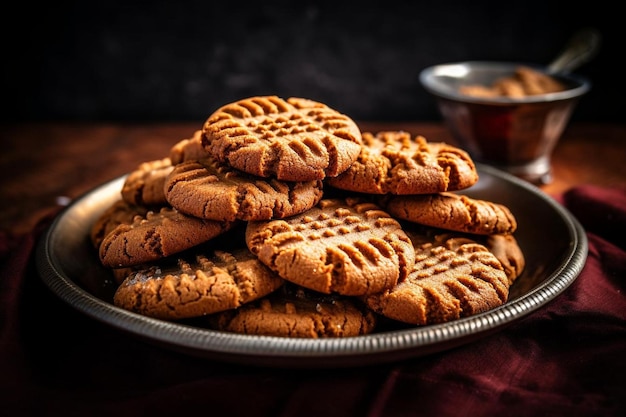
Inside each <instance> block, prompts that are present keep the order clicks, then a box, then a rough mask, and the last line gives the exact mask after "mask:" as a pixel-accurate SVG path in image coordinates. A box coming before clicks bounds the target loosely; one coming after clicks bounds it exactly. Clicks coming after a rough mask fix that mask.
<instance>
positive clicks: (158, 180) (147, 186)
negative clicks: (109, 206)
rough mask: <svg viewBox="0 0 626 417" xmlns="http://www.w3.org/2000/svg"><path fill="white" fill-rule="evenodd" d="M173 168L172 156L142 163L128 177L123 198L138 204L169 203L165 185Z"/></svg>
mask: <svg viewBox="0 0 626 417" xmlns="http://www.w3.org/2000/svg"><path fill="white" fill-rule="evenodd" d="M173 168H174V167H173V166H172V161H171V160H170V158H163V159H158V160H155V161H149V162H144V163H142V164H140V165H139V166H138V167H137V169H135V170H134V171H133V172H131V173H130V174H128V176H127V177H126V180H125V181H124V185H123V187H122V198H123V199H124V200H125V201H127V202H128V203H130V204H135V205H138V206H151V205H165V204H167V200H166V199H165V192H164V190H163V187H164V185H165V179H166V178H167V176H168V174H169V173H170V172H172V169H173Z"/></svg>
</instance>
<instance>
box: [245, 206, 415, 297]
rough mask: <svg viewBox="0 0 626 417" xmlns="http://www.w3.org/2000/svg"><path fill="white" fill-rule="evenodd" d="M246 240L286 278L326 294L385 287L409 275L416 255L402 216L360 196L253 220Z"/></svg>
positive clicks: (364, 292)
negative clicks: (283, 216)
mask: <svg viewBox="0 0 626 417" xmlns="http://www.w3.org/2000/svg"><path fill="white" fill-rule="evenodd" d="M246 243H247V245H248V248H250V250H251V251H252V253H254V254H255V255H257V256H258V257H259V259H260V260H261V262H263V263H264V264H266V265H267V266H269V267H270V268H271V269H272V270H274V271H276V272H277V273H278V274H279V275H280V276H281V277H282V278H284V279H286V280H287V281H290V282H292V283H295V284H298V285H300V286H302V287H305V288H308V289H311V290H315V291H318V292H321V293H325V294H330V293H337V294H341V295H364V294H372V293H376V292H380V291H383V290H385V289H387V288H390V287H393V286H394V285H395V284H396V282H397V281H398V280H402V279H404V278H405V277H406V276H407V274H408V272H409V271H410V270H411V267H412V265H413V263H414V259H415V251H414V250H413V246H412V243H411V241H410V239H409V238H408V236H407V235H406V234H405V233H404V231H403V230H402V228H401V226H400V224H399V223H398V221H396V220H395V219H393V218H392V217H391V216H389V214H387V213H386V212H384V211H383V210H381V209H380V207H378V206H377V205H375V204H372V203H368V202H365V201H363V200H361V199H358V198H346V199H322V200H321V201H320V203H319V204H317V205H316V206H315V207H313V208H311V209H310V210H308V211H306V212H305V213H303V214H299V215H296V216H292V217H289V218H287V219H283V220H270V221H259V222H249V223H248V224H247V227H246Z"/></svg>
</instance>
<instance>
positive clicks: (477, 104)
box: [420, 61, 591, 184]
mask: <svg viewBox="0 0 626 417" xmlns="http://www.w3.org/2000/svg"><path fill="white" fill-rule="evenodd" d="M420 82H421V84H422V86H423V87H424V88H425V89H426V90H427V91H428V92H429V93H431V94H432V95H433V96H434V97H435V100H436V103H437V106H438V109H439V111H440V113H441V116H442V117H443V120H444V122H445V123H446V125H447V127H448V128H449V130H450V133H451V134H452V136H453V137H454V139H455V140H456V141H458V145H459V146H460V147H462V148H463V149H465V150H467V151H468V152H469V153H470V155H472V157H473V158H474V159H475V160H476V161H477V162H482V163H486V164H489V165H492V166H495V167H496V168H499V169H502V170H504V171H507V172H509V173H511V174H513V175H516V176H517V177H520V178H522V179H524V180H527V181H529V182H531V183H535V184H546V183H549V182H550V181H551V180H552V176H551V169H550V168H551V167H550V158H551V155H552V152H553V150H554V147H555V146H556V144H557V143H558V141H559V139H560V137H561V136H562V134H563V131H564V130H565V128H566V126H567V124H568V122H569V120H570V118H571V116H572V113H573V112H574V110H575V108H576V106H577V104H578V102H579V100H580V99H581V97H582V96H584V95H585V94H586V93H587V92H588V91H589V90H590V88H591V83H590V81H589V80H587V79H586V78H584V77H581V76H578V75H575V74H572V73H553V72H551V71H550V70H549V69H548V68H547V67H542V66H538V65H533V64H527V63H519V62H494V61H466V62H454V63H447V64H440V65H434V66H431V67H428V68H425V69H424V70H422V72H421V73H420Z"/></svg>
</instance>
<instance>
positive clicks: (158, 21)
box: [2, 0, 625, 122]
mask: <svg viewBox="0 0 626 417" xmlns="http://www.w3.org/2000/svg"><path fill="white" fill-rule="evenodd" d="M606 4H608V2H606ZM606 4H605V3H604V2H597V1H591V2H586V3H583V4H581V5H580V6H576V5H575V3H573V2H572V3H568V2H564V1H559V2H556V1H550V0H548V1H538V0H526V1H485V0H477V1H439V0H437V1H430V2H420V1H414V2H408V1H407V2H397V1H378V2H377V1H371V2H346V1H333V2H314V1H298V2H294V1H256V2H246V1H231V2H226V1H220V2H213V1H186V0H179V1H152V2H138V1H119V0H109V1H100V0H96V1H71V2H62V1H61V2H48V3H44V4H43V5H37V6H35V5H34V4H31V3H30V2H29V3H24V2H23V3H22V4H14V7H13V9H14V11H12V12H8V11H5V12H4V20H5V21H4V23H3V25H2V26H3V29H2V31H3V36H2V42H3V44H4V46H3V53H2V54H3V56H4V59H3V61H4V64H3V66H2V67H3V69H2V70H3V78H2V91H3V93H4V94H3V95H4V98H5V100H4V102H5V110H4V111H3V112H2V122H29V121H49V120H54V121H122V122H135V121H137V122H141V121H192V120H198V121H204V119H205V118H206V117H208V115H209V114H210V113H211V112H212V111H214V110H215V109H216V108H217V107H219V106H221V105H223V104H226V103H229V102H232V101H235V100H238V99H241V98H245V97H249V96H254V95H265V94H276V95H279V96H281V97H284V98H287V97H290V96H299V97H306V98H310V99H314V100H318V101H322V102H324V103H326V104H327V105H329V106H331V107H333V108H335V109H337V110H339V111H341V112H343V113H346V114H348V115H349V116H351V117H353V118H354V119H355V120H371V121H430V120H439V119H440V117H439V114H438V112H437V109H436V106H435V103H434V100H433V99H432V98H431V97H430V96H429V95H428V94H427V93H426V92H425V90H424V89H423V88H422V87H421V85H420V83H419V80H418V75H419V72H420V71H421V70H422V69H424V68H425V67H427V66H430V65H434V64H438V63H444V62H453V61H462V60H504V61H515V62H527V63H537V64H548V63H549V62H550V61H551V60H552V59H553V58H554V57H555V56H556V55H557V54H558V53H559V52H560V51H561V50H562V48H563V47H564V46H565V44H566V43H567V41H568V39H569V38H570V37H571V36H572V35H573V34H574V32H576V31H577V30H579V29H581V28H583V27H590V26H591V27H595V28H597V29H598V30H599V31H600V33H601V34H602V36H603V43H602V47H601V49H600V52H599V54H598V55H597V56H596V57H595V59H593V60H592V61H591V62H589V63H587V64H585V65H583V66H582V67H581V68H580V69H579V70H577V71H576V73H577V74H579V75H583V76H585V77H587V78H589V79H590V81H591V82H592V90H591V92H590V93H588V94H587V95H586V96H584V97H583V99H582V100H581V102H580V104H579V106H578V107H577V109H576V110H575V112H574V114H573V116H572V119H573V120H580V121H593V122H595V121H598V122H622V121H623V118H622V116H621V115H622V111H623V110H622V109H621V108H620V105H621V102H622V97H623V95H624V80H623V72H624V71H623V69H622V68H621V66H620V65H618V64H617V63H616V60H617V59H620V60H621V58H616V57H618V56H623V53H624V52H623V51H624V45H623V40H624V25H625V23H624V19H623V17H622V15H621V14H620V13H618V12H617V11H616V10H615V8H612V7H608V6H607V5H606Z"/></svg>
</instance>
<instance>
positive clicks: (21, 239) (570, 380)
mask: <svg viewBox="0 0 626 417" xmlns="http://www.w3.org/2000/svg"><path fill="white" fill-rule="evenodd" d="M558 198H559V201H561V202H562V204H564V205H565V206H566V207H567V208H568V209H569V210H570V211H571V212H572V213H573V214H574V215H575V216H576V217H577V218H578V219H579V220H580V222H581V223H582V224H583V226H584V227H585V229H586V231H587V236H588V240H589V256H588V259H587V263H586V265H585V267H584V268H583V270H582V273H581V274H580V276H579V277H578V279H577V280H576V281H575V282H574V283H573V284H572V285H571V286H570V287H569V288H567V290H566V291H565V292H564V293H563V294H561V295H559V296H558V297H557V298H556V299H555V300H553V301H552V302H550V303H549V304H548V305H546V306H545V307H543V308H541V309H540V310H538V311H536V312H534V313H532V314H530V315H528V316H526V317H525V318H523V319H521V320H519V321H517V322H515V323H513V324H512V325H510V326H508V327H506V328H505V329H503V330H501V331H499V332H498V333H496V334H493V335H490V336H487V337H485V338H482V339H480V340H478V341H475V342H472V343H470V344H467V345H464V346H461V347H458V348H455V349H453V350H449V351H445V352H440V353H436V354H432V355H429V356H425V357H420V358H414V359H410V360H406V361H402V362H397V363H391V364H381V365H376V366H371V367H364V368H349V369H318V370H280V369H268V368H256V367H252V366H243V365H235V364H229V363H218V362H214V361H210V360H203V359H197V358H193V357H189V356H185V355H182V354H179V353H176V352H172V351H169V350H165V349H162V348H159V347H156V346H153V345H151V344H147V343H145V342H142V341H140V340H137V339H136V338H134V337H132V336H129V335H127V334H123V333H122V332H120V331H119V330H117V329H113V328H110V327H108V326H106V325H104V324H101V323H99V322H97V321H95V320H93V319H90V318H88V317H86V316H84V315H82V314H80V313H79V312H77V311H76V310H74V309H72V308H71V307H70V306H68V305H66V304H65V303H64V302H62V301H60V300H59V299H58V298H57V297H56V296H55V295H54V294H52V293H51V292H50V291H49V290H48V289H47V288H46V287H45V286H44V284H43V283H42V281H41V279H40V278H39V276H38V275H37V272H36V269H35V266H34V259H33V250H34V245H35V244H36V242H37V239H38V237H39V236H40V235H41V233H42V232H43V230H44V228H45V227H46V226H47V225H48V224H49V222H50V219H45V220H44V221H42V223H41V224H40V225H39V226H38V227H37V228H36V230H34V231H33V233H32V234H29V235H23V236H8V235H6V234H4V235H2V234H0V260H1V262H2V263H1V272H2V274H1V277H0V326H1V327H0V375H1V377H0V381H1V384H2V385H1V386H0V397H1V402H0V414H2V415H7V416H22V415H24V416H26V415H63V416H100V415H101V416H105V415H107V416H108V415H116V416H127V415H128V416H166V415H167V416H171V415H176V416H184V415H196V414H195V413H198V412H201V413H203V415H209V416H222V415H227V416H244V415H245V416H250V417H262V416H272V417H290V416H298V417H300V416H343V417H349V416H368V417H378V416H385V417H387V416H419V415H424V416H455V417H458V416H569V417H572V416H585V417H589V416H616V417H617V416H620V417H621V416H624V415H626V400H625V399H624V398H625V394H626V297H625V290H626V244H625V237H626V188H624V189H618V188H614V189H603V188H598V187H592V186H580V187H576V188H574V189H572V190H570V191H569V192H567V193H565V194H563V195H561V196H558ZM186 413H194V414H186Z"/></svg>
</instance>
